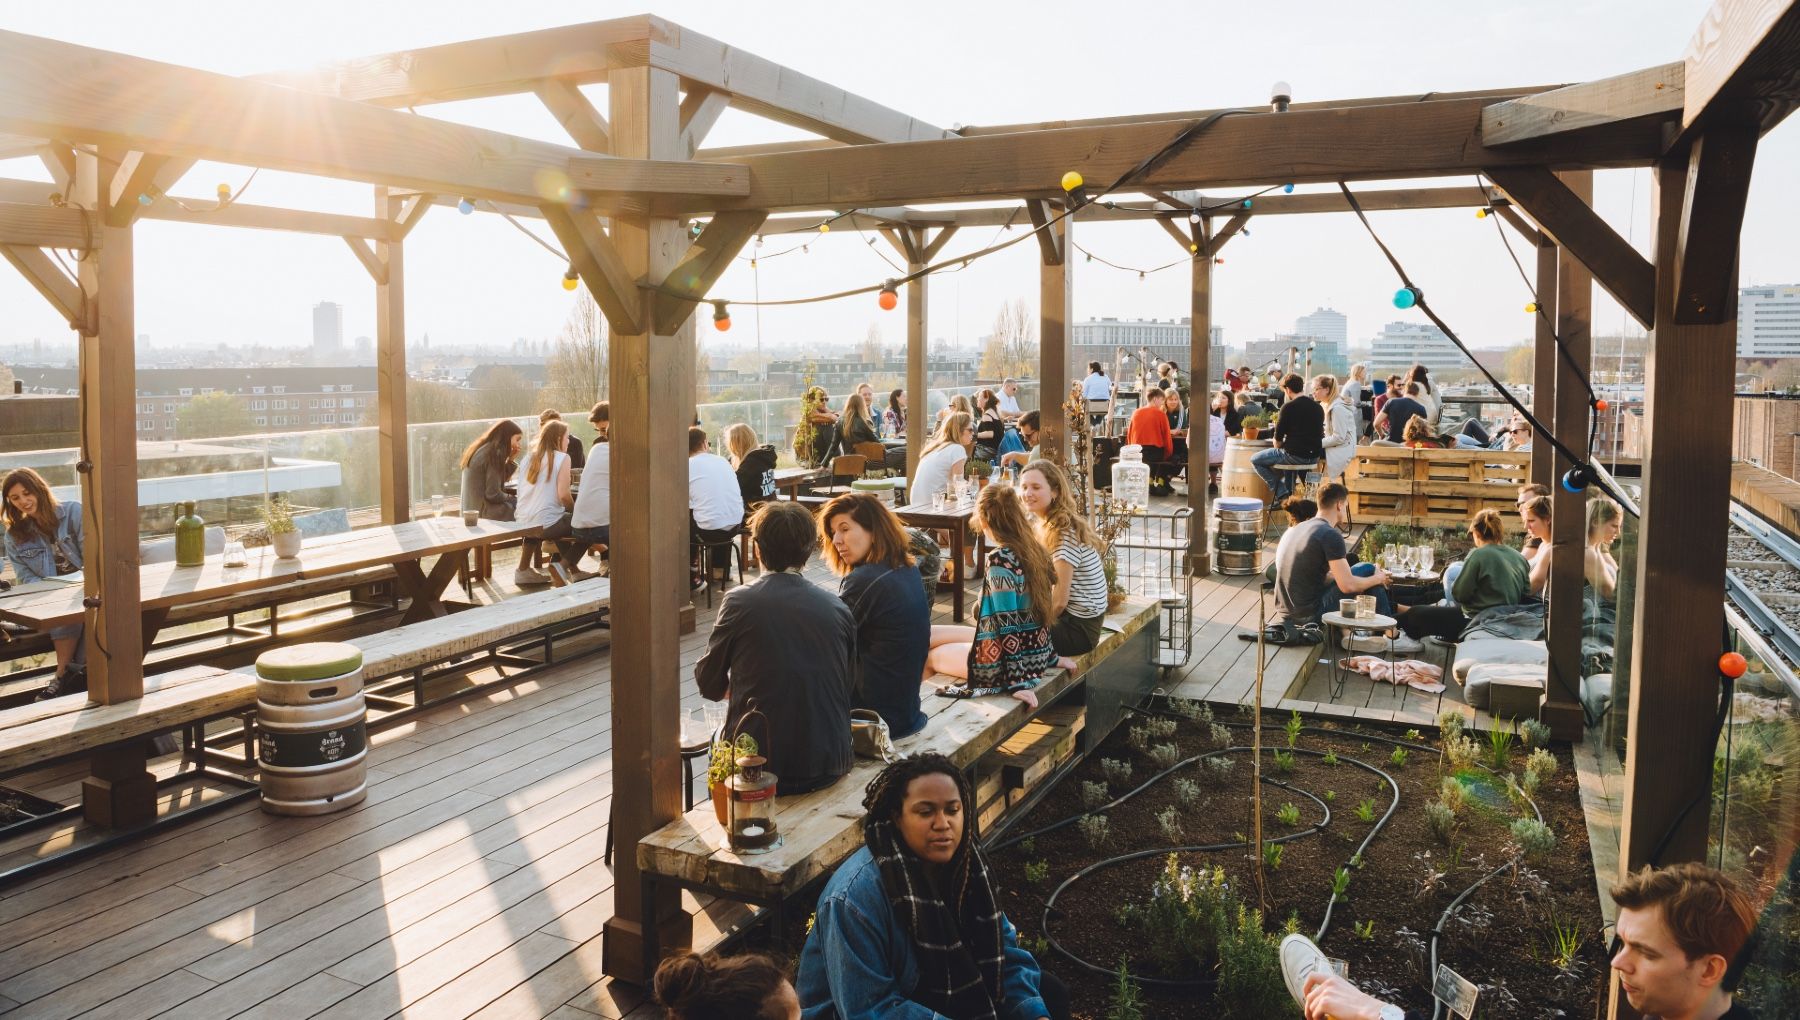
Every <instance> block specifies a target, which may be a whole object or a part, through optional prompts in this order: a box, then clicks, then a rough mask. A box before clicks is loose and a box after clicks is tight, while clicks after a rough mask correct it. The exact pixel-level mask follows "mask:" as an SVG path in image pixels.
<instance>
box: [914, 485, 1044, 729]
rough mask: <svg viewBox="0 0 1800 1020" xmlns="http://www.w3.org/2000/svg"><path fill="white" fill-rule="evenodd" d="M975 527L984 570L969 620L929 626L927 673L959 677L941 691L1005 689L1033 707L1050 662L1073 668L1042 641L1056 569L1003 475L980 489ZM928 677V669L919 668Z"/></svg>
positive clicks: (955, 694) (950, 694) (960, 693)
mask: <svg viewBox="0 0 1800 1020" xmlns="http://www.w3.org/2000/svg"><path fill="white" fill-rule="evenodd" d="M975 526H976V527H978V528H980V529H981V530H982V531H983V532H985V533H986V535H987V541H988V554H987V574H986V576H985V577H984V578H983V579H982V583H981V602H980V604H979V607H978V609H977V611H976V616H975V626H973V627H955V626H939V627H933V628H931V657H930V659H929V664H928V666H927V667H926V668H927V669H928V670H929V671H931V672H936V673H942V674H944V675H945V676H953V677H956V678H958V679H960V680H963V681H964V682H963V683H960V684H956V685H954V686H950V687H944V688H940V689H939V690H938V694H940V695H942V696H944V697H947V698H970V697H979V696H981V695H986V694H1011V695H1012V696H1013V697H1015V698H1018V699H1019V700H1020V701H1023V702H1025V704H1027V705H1029V706H1031V707H1032V708H1036V707H1037V695H1036V694H1035V693H1033V691H1032V688H1034V687H1036V686H1037V685H1038V683H1039V682H1040V681H1041V680H1042V679H1043V674H1044V671H1045V670H1047V669H1049V668H1050V667H1051V666H1061V667H1063V668H1064V669H1073V668H1074V667H1075V660H1073V659H1068V658H1062V659H1059V658H1057V654H1056V648H1055V646H1054V645H1052V644H1051V643H1050V624H1051V622H1052V621H1053V620H1054V616H1053V615H1052V614H1051V611H1050V607H1051V604H1052V601H1053V600H1054V599H1055V591H1056V568H1055V567H1054V566H1052V565H1051V559H1050V553H1049V552H1048V551H1046V550H1045V549H1044V546H1043V543H1041V542H1040V541H1039V540H1038V537H1037V530H1036V529H1035V528H1034V527H1033V526H1032V524H1031V518H1030V517H1029V516H1028V515H1027V514H1026V513H1025V504H1024V503H1023V502H1022V501H1020V499H1019V494H1018V492H1017V491H1016V490H1015V489H1013V487H1012V486H1011V485H1008V484H1006V483H1005V482H996V483H994V484H993V485H989V486H988V487H987V488H985V489H982V490H981V495H980V496H978V497H977V498H976V500H975ZM927 676H928V677H929V673H928V674H927Z"/></svg>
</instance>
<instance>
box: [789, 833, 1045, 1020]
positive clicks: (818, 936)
mask: <svg viewBox="0 0 1800 1020" xmlns="http://www.w3.org/2000/svg"><path fill="white" fill-rule="evenodd" d="M1000 936H1001V939H1002V942H1003V949H1004V951H1005V954H1006V959H1005V964H1004V968H1003V977H1002V984H1001V991H1002V993H1003V994H1004V995H1005V998H1006V1001H1004V1002H1002V1003H1000V1009H999V1015H1000V1017H1001V1018H1002V1020H1039V1018H1040V1017H1044V1016H1048V1015H1049V1014H1048V1012H1047V1011H1046V1008H1045V1006H1044V1000H1043V999H1042V998H1041V997H1039V994H1038V973H1039V971H1038V965H1037V961H1036V960H1034V959H1032V956H1031V954H1030V953H1029V952H1026V951H1025V950H1024V949H1021V948H1019V933H1018V932H1017V931H1016V930H1014V928H1013V926H1012V922H1011V921H1009V920H1007V919H1006V918H1004V917H1002V918H1001V919H1000ZM918 983H919V967H918V961H917V960H916V959H915V958H914V956H913V950H912V937H911V936H910V935H908V934H907V933H906V929H905V928H903V927H901V925H900V921H899V919H898V918H896V917H895V916H894V910H893V907H892V906H891V905H890V904H889V903H888V898H887V893H886V892H885V891H884V890H883V889H882V886H881V869H880V868H878V867H877V866H876V865H875V858H874V856H873V855H871V854H870V853H869V848H868V847H866V846H865V847H862V848H861V849H859V850H857V851H856V853H854V854H851V855H850V859H849V860H847V861H845V862H844V865H843V867H841V868H839V869H838V870H837V874H835V875H832V876H831V881H830V882H829V883H827V884H826V886H825V892H824V893H823V894H821V895H820V896H819V908H818V914H817V915H816V917H815V919H814V921H813V929H812V934H811V935H809V936H807V939H806V948H805V949H804V950H802V951H801V953H800V974H799V981H798V988H797V989H796V990H797V991H798V992H799V993H800V1015H801V1017H802V1018H803V1020H939V1018H940V1014H938V1013H935V1012H933V1011H931V1010H929V1009H927V1008H925V1007H924V1006H921V1005H919V1004H918V1003H916V1002H911V1001H909V1000H908V999H907V998H906V996H907V995H908V994H909V993H910V992H911V991H912V990H913V988H914V986H916V985H917V984H918Z"/></svg>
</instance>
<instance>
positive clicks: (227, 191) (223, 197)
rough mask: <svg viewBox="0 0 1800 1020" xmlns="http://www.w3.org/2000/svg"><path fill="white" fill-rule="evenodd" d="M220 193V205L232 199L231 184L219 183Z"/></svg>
mask: <svg viewBox="0 0 1800 1020" xmlns="http://www.w3.org/2000/svg"><path fill="white" fill-rule="evenodd" d="M218 194H219V204H220V205H224V204H225V203H227V202H229V201H231V185H229V184H221V185H219V187H218Z"/></svg>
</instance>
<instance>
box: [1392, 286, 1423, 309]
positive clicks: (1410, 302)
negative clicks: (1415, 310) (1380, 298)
mask: <svg viewBox="0 0 1800 1020" xmlns="http://www.w3.org/2000/svg"><path fill="white" fill-rule="evenodd" d="M1418 303H1419V292H1418V290H1417V289H1416V288H1413V287H1401V288H1400V289H1399V290H1397V291H1395V292H1394V307H1395V308H1411V307H1412V306H1414V305H1416V304H1418Z"/></svg>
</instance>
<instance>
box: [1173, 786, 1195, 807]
mask: <svg viewBox="0 0 1800 1020" xmlns="http://www.w3.org/2000/svg"><path fill="white" fill-rule="evenodd" d="M1175 799H1176V800H1177V801H1179V802H1180V804H1181V806H1182V807H1184V808H1188V809H1190V810H1192V809H1193V808H1194V807H1196V806H1198V805H1199V803H1200V784H1199V783H1196V782H1194V781H1193V780H1192V779H1177V780H1175Z"/></svg>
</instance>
